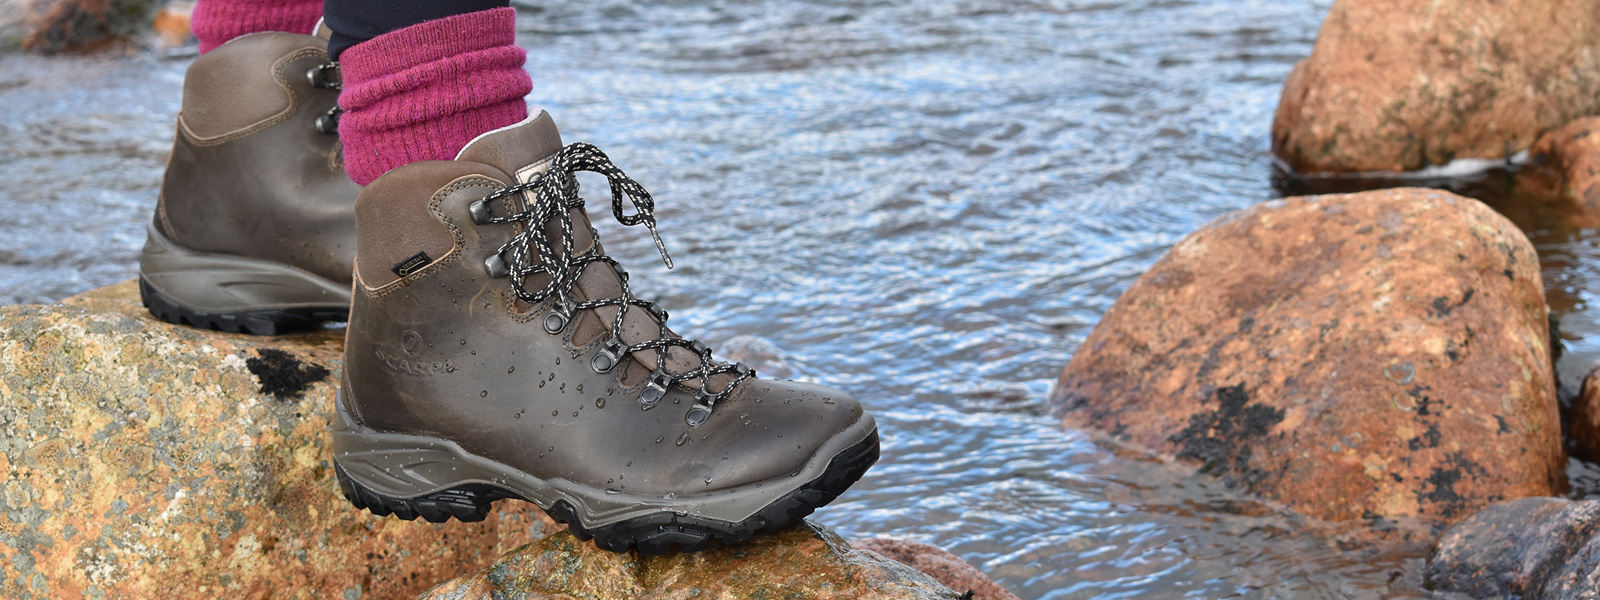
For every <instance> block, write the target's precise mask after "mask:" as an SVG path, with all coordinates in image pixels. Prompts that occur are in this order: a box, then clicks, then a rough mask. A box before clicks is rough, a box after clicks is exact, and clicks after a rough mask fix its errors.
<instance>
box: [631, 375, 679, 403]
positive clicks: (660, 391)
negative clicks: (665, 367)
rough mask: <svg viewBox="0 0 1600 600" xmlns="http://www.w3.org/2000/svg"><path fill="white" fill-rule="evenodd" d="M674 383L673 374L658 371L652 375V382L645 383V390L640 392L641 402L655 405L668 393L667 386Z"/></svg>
mask: <svg viewBox="0 0 1600 600" xmlns="http://www.w3.org/2000/svg"><path fill="white" fill-rule="evenodd" d="M671 385H672V375H670V374H668V373H666V372H665V371H656V372H655V373H653V374H651V375H650V382H649V383H646V384H644V390H642V391H640V392H639V403H640V404H643V405H645V406H655V405H656V403H657V402H660V401H661V399H662V398H665V397H666V395H667V387H669V386H671Z"/></svg>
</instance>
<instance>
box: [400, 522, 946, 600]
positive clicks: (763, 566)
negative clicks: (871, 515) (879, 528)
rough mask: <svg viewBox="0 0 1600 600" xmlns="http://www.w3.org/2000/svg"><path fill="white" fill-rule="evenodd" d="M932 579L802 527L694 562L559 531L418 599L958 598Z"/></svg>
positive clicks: (808, 524) (809, 526)
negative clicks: (626, 550) (611, 547)
mask: <svg viewBox="0 0 1600 600" xmlns="http://www.w3.org/2000/svg"><path fill="white" fill-rule="evenodd" d="M961 597H962V595H961V594H958V593H956V592H954V591H952V590H950V589H949V588H947V587H945V586H943V585H940V584H939V582H937V581H935V580H934V579H932V578H931V577H929V576H928V575H926V574H924V573H921V572H919V571H917V570H916V569H912V568H911V567H907V566H905V565H903V564H900V563H897V562H894V561H892V560H888V559H886V558H884V557H883V556H881V555H878V554H876V553H872V552H862V551H857V550H853V549H851V548H850V546H849V545H848V544H846V543H845V542H844V540H842V539H839V537H838V536H837V535H834V534H833V533H832V532H829V531H828V530H827V529H824V528H822V527H819V526H817V525H815V524H813V523H811V522H810V521H806V522H805V524H804V525H802V526H800V527H792V528H789V529H786V530H784V531H782V532H780V533H777V534H773V535H770V536H762V537H759V538H756V539H754V540H752V541H750V542H748V543H746V544H744V545H740V546H737V547H733V548H727V547H720V546H718V547H713V548H711V549H709V550H705V551H703V552H699V553H695V554H672V555H666V556H639V555H637V554H614V553H611V552H606V551H604V550H600V549H597V548H595V547H594V545H593V544H589V543H586V542H580V541H578V539H577V538H574V537H572V535H570V534H568V533H566V532H562V533H559V534H556V535H552V536H549V537H547V538H545V539H543V540H540V541H538V542H535V543H533V544H529V545H527V546H525V547H523V548H519V549H517V550H516V551H515V552H512V553H510V554H507V555H505V556H503V557H501V558H500V559H499V560H497V561H495V562H494V564H493V565H490V566H489V567H487V568H485V569H483V570H482V571H479V572H477V573H473V574H471V575H467V576H464V577H461V578H459V579H455V580H452V581H449V582H446V583H443V584H440V585H439V586H438V587H436V588H434V589H432V590H429V591H428V593H427V594H426V595H425V596H424V597H423V598H424V600H498V599H500V598H561V599H568V598H586V599H590V600H642V599H645V598H649V599H652V600H674V599H683V600H687V599H689V598H696V599H702V600H720V599H724V598H727V599H732V598H805V599H807V600H846V599H849V600H958V599H959V598H961Z"/></svg>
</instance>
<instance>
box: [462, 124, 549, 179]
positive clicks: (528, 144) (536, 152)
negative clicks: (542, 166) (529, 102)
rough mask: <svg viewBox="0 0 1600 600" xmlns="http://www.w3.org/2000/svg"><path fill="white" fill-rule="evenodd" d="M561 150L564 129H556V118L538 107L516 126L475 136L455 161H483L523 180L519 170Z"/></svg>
mask: <svg viewBox="0 0 1600 600" xmlns="http://www.w3.org/2000/svg"><path fill="white" fill-rule="evenodd" d="M536 110H537V109H536ZM560 151H561V132H560V131H557V130H556V122H555V119H552V118H550V113H547V112H544V111H543V110H539V112H538V114H536V115H535V116H532V117H529V118H527V119H524V120H523V121H522V122H520V123H517V124H516V125H511V126H508V127H501V128H500V129H496V130H494V131H490V132H488V133H485V134H483V135H480V136H478V137H476V138H473V139H472V141H470V142H467V146H466V147H465V148H462V149H461V152H460V153H459V154H457V155H456V160H459V161H471V162H479V163H483V164H486V165H489V166H492V167H494V168H497V169H500V170H501V171H505V172H506V173H511V174H514V175H516V176H517V177H518V178H519V179H522V177H523V174H522V173H518V171H521V170H523V168H524V167H527V166H528V165H531V164H533V163H535V162H538V161H540V160H542V159H544V158H547V157H549V156H550V155H552V154H555V153H556V152H560Z"/></svg>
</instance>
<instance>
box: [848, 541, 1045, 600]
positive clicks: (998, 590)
mask: <svg viewBox="0 0 1600 600" xmlns="http://www.w3.org/2000/svg"><path fill="white" fill-rule="evenodd" d="M850 546H851V547H853V548H856V549H857V550H871V551H873V552H877V553H878V554H882V555H884V556H887V557H889V558H890V559H891V560H895V561H898V562H901V563H905V564H906V565H908V566H910V567H911V568H913V569H916V570H918V571H922V572H923V573H927V574H928V575H931V576H932V577H933V578H934V579H937V580H938V581H939V583H942V584H944V585H945V587H948V588H950V589H952V590H956V591H962V592H965V591H971V592H972V600H1018V599H1017V597H1016V595H1015V594H1012V593H1011V592H1009V591H1006V589H1005V588H1003V587H1000V584H998V583H995V582H994V580H993V579H990V578H989V576H988V575H985V574H984V573H983V571H980V570H978V568H977V567H974V566H972V565H971V564H968V563H967V561H964V560H961V557H959V556H956V555H954V554H951V553H949V552H946V551H944V550H942V549H939V548H936V547H934V546H929V545H927V544H920V543H917V542H907V541H903V540H891V539H885V538H873V539H868V540H857V541H854V542H850Z"/></svg>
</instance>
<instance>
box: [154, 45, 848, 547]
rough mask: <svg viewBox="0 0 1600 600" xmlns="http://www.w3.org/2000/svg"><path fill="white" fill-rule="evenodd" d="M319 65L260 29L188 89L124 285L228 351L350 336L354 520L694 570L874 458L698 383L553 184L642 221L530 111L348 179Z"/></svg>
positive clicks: (742, 381) (342, 401)
mask: <svg viewBox="0 0 1600 600" xmlns="http://www.w3.org/2000/svg"><path fill="white" fill-rule="evenodd" d="M326 48H327V43H326V41H325V39H323V38H320V37H317V36H309V35H295V34H289V33H257V34H252V35H247V36H244V37H241V38H238V39H236V40H233V41H231V42H229V43H227V44H224V45H222V46H221V47H219V48H217V49H216V50H213V51H211V52H209V53H207V54H205V55H204V56H201V57H200V58H199V59H197V60H196V61H195V62H194V64H193V65H192V66H191V67H190V68H189V71H188V74H187V77H186V80H185V82H184V92H183V104H182V111H181V113H180V114H179V117H178V128H177V129H178V131H177V138H176V141H175V142H174V147H173V151H172V156H171V158H170V159H169V162H168V165H167V173H166V178H165V180H164V182H163V184H162V188H161V199H160V203H159V206H158V208H157V210H156V215H155V219H154V220H153V222H152V223H151V224H150V225H149V241H148V242H147V244H146V246H145V249H144V252H143V255H142V256H141V259H140V273H139V289H140V294H141V297H142V298H143V300H144V303H145V306H147V307H148V308H149V309H150V311H151V312H152V313H153V314H154V315H156V316H157V317H159V318H161V319H163V320H166V321H168V322H172V323H186V324H189V325H193V326H196V327H202V328H213V329H222V330H226V331H232V332H243V333H252V334H258V335H275V334H277V333H280V332H284V331H289V330H296V329H304V328H307V327H316V326H320V324H321V323H323V322H325V321H341V320H345V319H346V317H347V315H348V321H349V325H348V329H347V331H346V347H345V365H344V372H343V380H342V381H341V383H340V388H339V393H338V397H337V399H336V403H337V417H336V423H335V425H334V430H333V453H334V468H335V472H336V474H337V477H338V480H339V483H340V486H341V488H342V489H343V492H344V495H345V497H346V498H348V499H349V500H350V502H352V503H353V504H355V506H356V507H358V508H366V509H368V510H370V511H372V512H373V513H375V514H378V515H389V514H393V515H396V516H398V517H400V518H403V519H415V518H416V517H419V516H420V517H422V518H424V519H427V520H429V521H433V522H444V521H446V520H449V519H450V518H452V517H454V518H456V519H460V520H463V521H476V520H481V519H483V518H484V517H485V516H486V515H487V513H488V510H489V508H490V503H492V502H494V501H495V500H498V499H503V498H519V499H522V500H526V501H530V502H534V503H536V504H538V505H539V506H540V507H541V508H542V509H544V510H545V511H546V512H547V513H549V514H550V515H551V516H552V517H554V518H555V519H557V520H559V521H563V522H565V523H568V524H569V526H570V530H571V531H572V532H574V533H575V534H577V535H578V536H580V537H582V538H585V539H588V538H591V537H592V538H593V539H594V541H595V543H596V544H597V545H598V546H600V547H601V548H605V549H608V550H613V551H619V552H620V551H624V550H628V549H636V550H638V551H640V552H643V553H648V554H656V553H663V552H670V551H674V550H682V551H693V550H698V549H701V548H703V547H705V546H706V545H707V543H708V542H709V541H710V540H718V541H719V542H721V543H724V544H732V543H738V542H741V541H744V540H745V539H747V538H749V537H750V536H751V535H753V534H755V533H757V532H759V531H761V530H774V529H777V528H780V527H783V526H784V525H786V524H788V523H790V522H792V521H794V520H795V519H798V518H800V517H803V516H804V515H806V514H809V513H810V512H811V511H812V510H814V509H816V508H817V507H820V506H822V505H824V504H827V503H828V502H830V501H832V500H833V499H834V498H835V497H836V496H837V495H838V494H839V493H841V492H843V491H844V489H845V488H847V487H849V485H850V484H852V483H853V482H855V481H856V480H857V479H859V478H860V477H861V475H862V474H863V473H864V472H865V471H866V470H867V468H868V467H870V466H871V465H872V464H873V463H874V462H875V461H876V460H877V457H878V435H877V428H876V426H875V424H874V422H873V419H872V417H871V415H868V414H867V413H865V412H864V411H863V410H862V408H861V406H860V404H859V403H857V402H856V400H855V399H853V398H851V397H850V396H849V395H848V394H845V393H843V392H840V391H838V390H834V389H830V388H826V387H822V386H819V385H813V384H807V383H798V382H791V381H772V380H764V379H758V378H756V377H755V374H754V373H753V372H752V371H751V370H750V369H749V368H747V367H745V366H744V365H742V364H728V363H724V362H719V361H716V360H714V359H713V358H712V354H711V351H710V350H709V349H708V348H707V347H706V346H705V345H704V344H702V343H700V342H698V341H694V340H689V339H685V338H682V337H680V336H678V335H677V334H676V333H674V332H673V331H672V330H670V329H669V328H668V327H667V324H666V322H667V312H666V311H665V310H663V309H662V308H661V307H660V306H658V305H656V304H655V303H653V302H647V301H644V300H640V299H638V298H636V297H635V296H634V295H633V292H632V290H631V289H630V288H629V286H628V276H627V273H626V272H625V271H624V270H623V269H622V268H621V267H620V266H619V265H618V264H617V263H616V261H614V260H613V259H611V258H610V257H608V256H607V255H606V254H605V252H604V251H603V249H602V247H601V245H600V243H599V240H598V239H597V237H596V233H595V231H594V230H593V228H592V227H591V225H590V222H589V218H588V215H587V213H586V212H585V210H584V205H583V201H582V200H581V199H580V198H579V196H578V194H577V191H578V185H577V181H576V179H575V177H574V174H575V173H577V172H580V171H592V172H596V173H599V174H601V175H603V176H604V177H606V178H607V179H608V181H609V182H610V184H611V190H612V194H613V213H614V215H615V216H616V218H617V219H618V220H619V221H621V222H622V223H623V224H624V225H643V226H645V227H646V228H647V229H648V230H649V232H650V233H651V235H653V236H654V235H655V218H654V214H653V209H654V205H653V203H652V200H651V198H650V196H649V194H648V192H646V191H644V190H643V189H642V188H640V187H639V186H638V184H636V183H634V182H633V181H632V180H631V179H629V178H628V177H627V176H626V175H624V174H623V173H622V171H620V170H618V169H617V168H616V167H615V166H613V165H612V164H611V163H610V161H609V160H608V159H607V158H606V156H605V155H604V154H603V153H601V152H600V151H599V150H597V149H595V148H594V147H593V146H589V145H587V144H572V145H563V144H562V142H561V137H560V134H559V133H558V132H557V130H556V127H555V124H554V122H553V121H552V120H551V118H550V116H549V115H548V114H545V113H543V112H539V113H538V114H536V115H535V116H534V117H531V118H529V119H528V120H526V121H523V122H521V123H518V124H516V125H513V126H510V127H506V128H502V129H499V130H496V131H491V132H488V133H486V134H484V135H482V136H479V137H478V138H477V139H475V140H473V141H472V142H471V143H469V144H468V145H467V146H466V147H465V148H464V149H463V150H461V152H460V154H459V155H458V156H457V158H456V160H453V161H424V162H418V163H413V164H409V165H405V166H402V167H400V168H397V169H394V170H393V171H390V172H389V173H387V174H385V175H383V176H382V177H380V178H379V179H377V180H376V181H374V182H372V184H371V185H369V186H367V187H366V188H365V189H362V188H361V187H360V186H357V185H356V184H354V183H352V182H351V181H350V180H349V179H348V178H347V177H346V176H345V173H344V168H343V164H342V161H341V155H340V145H339V142H338V136H337V134H336V133H337V132H336V129H337V117H338V109H337V108H336V106H335V103H336V101H337V99H338V89H337V88H338V74H337V65H335V64H333V63H330V62H329V60H328V56H327V52H326ZM623 201H628V203H629V204H631V208H630V210H631V211H632V212H631V213H628V212H625V211H624V208H623ZM656 241H657V244H658V247H659V245H660V238H659V237H657V238H656ZM662 257H663V259H666V260H668V264H669V265H670V264H671V263H670V259H667V255H666V251H665V249H664V248H663V249H662ZM352 265H354V268H353V270H354V273H353V279H354V285H353V287H352V286H351V285H350V282H351V279H352Z"/></svg>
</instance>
